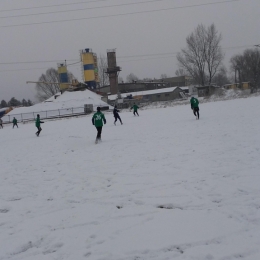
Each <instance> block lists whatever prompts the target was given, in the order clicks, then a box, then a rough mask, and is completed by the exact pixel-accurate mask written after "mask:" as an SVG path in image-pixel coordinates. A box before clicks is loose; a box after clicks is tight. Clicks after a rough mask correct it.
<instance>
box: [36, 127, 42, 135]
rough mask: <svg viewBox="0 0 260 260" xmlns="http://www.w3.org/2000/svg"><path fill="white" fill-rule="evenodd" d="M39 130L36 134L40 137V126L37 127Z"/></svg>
mask: <svg viewBox="0 0 260 260" xmlns="http://www.w3.org/2000/svg"><path fill="white" fill-rule="evenodd" d="M37 128H38V131H37V132H36V135H37V136H39V134H40V132H41V131H42V129H41V127H40V126H37Z"/></svg>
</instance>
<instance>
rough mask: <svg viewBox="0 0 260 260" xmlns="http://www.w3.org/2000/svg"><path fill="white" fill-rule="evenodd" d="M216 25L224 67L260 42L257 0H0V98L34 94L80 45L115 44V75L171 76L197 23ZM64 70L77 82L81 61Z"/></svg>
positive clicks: (98, 48)
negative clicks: (51, 70) (44, 77)
mask: <svg viewBox="0 0 260 260" xmlns="http://www.w3.org/2000/svg"><path fill="white" fill-rule="evenodd" d="M212 23H215V25H216V28H217V30H218V31H219V32H220V33H221V34H222V37H223V40H222V42H221V46H222V47H223V50H224V52H225V61H224V63H225V65H226V67H227V68H229V60H230V57H232V56H233V55H234V54H238V53H242V52H243V50H245V49H246V48H252V47H253V46H254V45H255V44H260V0H237V1H235V0H233V1H232V0H230V1H228V0H226V1H225V0H157V1H156V0H96V1H91V0H85V1H84V0H37V1H35V0H34V1H33V0H1V1H0V35H1V37H0V46H1V48H0V78H1V81H0V100H2V99H5V100H6V101H9V100H10V98H11V97H15V98H17V99H22V98H25V99H29V98H30V99H32V100H33V101H35V94H36V93H35V90H34V86H35V85H34V84H26V81H28V80H31V81H37V80H38V78H39V77H40V76H41V74H42V73H45V72H46V70H47V69H48V68H50V67H53V68H57V63H58V62H62V61H64V60H67V64H71V63H75V62H77V61H79V60H80V59H79V50H81V49H85V48H92V50H93V52H95V53H97V55H98V56H99V55H100V54H103V55H106V50H107V49H114V48H116V55H117V63H118V66H121V67H122V72H120V76H121V77H122V78H123V79H124V80H125V78H126V76H127V75H128V74H130V73H134V74H135V75H136V76H138V77H139V78H145V77H150V78H159V77H160V75H161V74H167V76H169V77H170V76H175V71H176V69H177V68H178V66H177V60H176V53H177V52H179V51H180V50H181V48H183V47H185V46H186V43H185V39H186V37H187V35H189V34H190V33H191V32H192V31H193V30H194V29H195V27H197V25H198V24H204V25H206V26H209V25H211V24H212ZM68 69H69V70H70V71H71V72H72V73H73V74H74V75H75V76H76V77H77V78H78V80H79V81H82V75H81V66H80V63H78V64H74V65H71V66H69V67H68Z"/></svg>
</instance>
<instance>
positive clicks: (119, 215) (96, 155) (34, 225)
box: [0, 97, 260, 260]
mask: <svg viewBox="0 0 260 260" xmlns="http://www.w3.org/2000/svg"><path fill="white" fill-rule="evenodd" d="M259 111H260V97H252V98H245V99H237V100H230V101H222V102H212V103H204V104H201V106H200V112H201V119H200V120H195V117H194V116H193V114H192V111H191V109H190V106H189V105H181V106H175V107H168V108H159V109H149V110H148V109H147V110H140V111H139V114H140V117H134V116H133V114H132V113H130V112H123V113H121V117H122V120H123V122H124V124H123V125H120V124H118V125H117V126H114V124H113V116H112V114H106V118H107V124H106V125H105V126H104V128H103V133H102V139H103V142H102V143H100V144H94V140H95V135H96V129H95V128H94V127H93V126H92V124H91V116H84V117H80V118H73V119H63V120H57V121H46V122H45V123H44V124H43V125H42V128H43V131H42V133H41V135H40V137H36V136H35V132H36V128H35V126H34V124H33V123H29V124H19V128H18V129H16V128H15V129H12V126H6V127H5V128H4V129H0V144H1V152H0V155H1V156H0V158H1V170H0V172H1V173H0V231H1V232H0V260H7V259H10V260H62V259H64V260H83V259H91V260H148V259H149V260H150V259H156V260H172V259H177V260H184V259H185V260H187V259H189V260H190V259H192V260H195V259H196V260H236V259H246V260H258V259H260V170H259V169H260V116H259V113H260V112H259Z"/></svg>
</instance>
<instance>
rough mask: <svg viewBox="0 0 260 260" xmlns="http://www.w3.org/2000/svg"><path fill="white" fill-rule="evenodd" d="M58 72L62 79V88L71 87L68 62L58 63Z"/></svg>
mask: <svg viewBox="0 0 260 260" xmlns="http://www.w3.org/2000/svg"><path fill="white" fill-rule="evenodd" d="M58 74H59V81H60V90H61V91H63V90H66V89H67V88H68V87H69V84H68V83H69V77H68V71H67V66H66V64H58ZM64 83H65V84H64Z"/></svg>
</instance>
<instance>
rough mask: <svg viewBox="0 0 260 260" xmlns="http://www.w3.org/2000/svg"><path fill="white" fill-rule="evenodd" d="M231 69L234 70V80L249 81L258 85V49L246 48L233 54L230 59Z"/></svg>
mask: <svg viewBox="0 0 260 260" xmlns="http://www.w3.org/2000/svg"><path fill="white" fill-rule="evenodd" d="M230 63H231V70H232V71H233V72H235V81H236V82H239V83H242V82H247V81H249V82H251V83H252V84H253V86H254V87H256V88H258V87H259V86H260V50H259V49H257V48H255V49H247V50H245V51H244V53H243V54H239V55H235V56H233V57H232V58H231V60H230Z"/></svg>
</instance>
